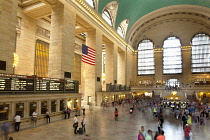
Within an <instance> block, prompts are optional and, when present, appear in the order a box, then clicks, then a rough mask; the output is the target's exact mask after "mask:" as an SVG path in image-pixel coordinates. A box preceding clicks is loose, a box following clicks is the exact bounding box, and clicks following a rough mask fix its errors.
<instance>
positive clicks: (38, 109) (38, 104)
mask: <svg viewBox="0 0 210 140" xmlns="http://www.w3.org/2000/svg"><path fill="white" fill-rule="evenodd" d="M41 103H42V100H39V101H38V102H37V108H36V110H37V114H38V115H41V105H42V104H41Z"/></svg>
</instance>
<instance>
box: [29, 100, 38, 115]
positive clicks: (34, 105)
mask: <svg viewBox="0 0 210 140" xmlns="http://www.w3.org/2000/svg"><path fill="white" fill-rule="evenodd" d="M36 107H37V103H36V102H31V103H30V105H29V116H32V114H33V112H34V111H35V110H36Z"/></svg>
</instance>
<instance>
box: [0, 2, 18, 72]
mask: <svg viewBox="0 0 210 140" xmlns="http://www.w3.org/2000/svg"><path fill="white" fill-rule="evenodd" d="M0 5H1V6H0V21H1V26H0V38H1V41H0V46H1V47H0V54H1V55H0V60H2V61H6V71H5V70H0V73H9V74H13V60H14V56H13V53H14V52H15V47H16V46H15V42H16V23H17V8H18V1H17V0H1V1H0Z"/></svg>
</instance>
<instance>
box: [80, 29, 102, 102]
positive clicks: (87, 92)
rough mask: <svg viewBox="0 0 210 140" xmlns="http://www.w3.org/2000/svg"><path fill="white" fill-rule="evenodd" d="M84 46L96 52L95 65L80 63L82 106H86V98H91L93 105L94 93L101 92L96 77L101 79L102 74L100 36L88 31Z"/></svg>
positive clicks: (96, 32) (99, 83)
mask: <svg viewBox="0 0 210 140" xmlns="http://www.w3.org/2000/svg"><path fill="white" fill-rule="evenodd" d="M86 45H87V46H88V47H91V48H92V49H95V50H96V58H95V60H96V64H95V65H90V64H87V63H84V62H82V74H83V76H82V80H81V83H82V91H83V93H84V95H83V98H84V100H83V105H87V102H88V96H91V102H92V104H93V105H95V101H96V95H95V93H96V91H97V90H98V91H100V90H101V82H97V77H100V78H101V72H102V66H101V65H102V60H101V59H102V34H101V33H100V32H98V31H97V30H95V29H93V30H88V32H87V37H86Z"/></svg>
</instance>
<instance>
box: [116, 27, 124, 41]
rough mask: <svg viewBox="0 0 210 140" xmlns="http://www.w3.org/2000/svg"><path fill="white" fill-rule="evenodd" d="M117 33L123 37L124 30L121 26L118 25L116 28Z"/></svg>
mask: <svg viewBox="0 0 210 140" xmlns="http://www.w3.org/2000/svg"><path fill="white" fill-rule="evenodd" d="M117 33H118V34H119V35H120V36H121V37H122V38H123V37H124V32H123V28H122V27H121V26H118V28H117Z"/></svg>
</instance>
